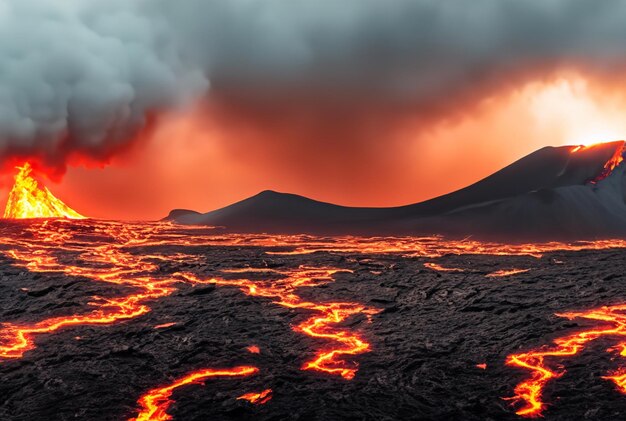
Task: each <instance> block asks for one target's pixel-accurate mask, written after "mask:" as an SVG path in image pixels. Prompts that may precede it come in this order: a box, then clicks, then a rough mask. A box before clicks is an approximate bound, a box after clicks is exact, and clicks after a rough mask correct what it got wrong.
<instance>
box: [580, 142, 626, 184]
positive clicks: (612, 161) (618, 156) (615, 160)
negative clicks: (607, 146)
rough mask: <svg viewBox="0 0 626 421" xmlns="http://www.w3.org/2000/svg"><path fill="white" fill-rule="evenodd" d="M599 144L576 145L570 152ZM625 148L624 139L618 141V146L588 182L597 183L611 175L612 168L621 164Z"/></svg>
mask: <svg viewBox="0 0 626 421" xmlns="http://www.w3.org/2000/svg"><path fill="white" fill-rule="evenodd" d="M599 145H601V143H599V144H594V145H588V146H584V145H580V146H576V147H575V148H574V149H572V150H571V153H576V152H578V151H582V150H585V149H590V148H593V147H596V146H599ZM625 148H626V141H620V142H619V144H618V146H617V147H616V148H615V152H614V153H613V155H611V157H610V158H609V159H608V160H607V161H606V163H605V164H604V167H603V168H602V171H601V172H600V173H599V174H598V175H597V176H596V177H594V178H593V179H591V180H590V181H589V182H590V183H592V184H597V183H598V182H599V181H602V180H604V179H605V178H607V177H608V176H609V175H611V173H612V172H613V170H614V169H615V168H617V166H618V165H619V164H621V163H622V161H624V157H623V155H624V149H625Z"/></svg>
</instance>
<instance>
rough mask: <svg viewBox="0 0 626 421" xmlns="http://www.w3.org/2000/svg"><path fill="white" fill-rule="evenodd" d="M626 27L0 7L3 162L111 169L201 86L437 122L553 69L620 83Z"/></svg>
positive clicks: (231, 9)
mask: <svg viewBox="0 0 626 421" xmlns="http://www.w3.org/2000/svg"><path fill="white" fill-rule="evenodd" d="M625 21H626V2H623V1H620V0H603V1H587V0H473V1H467V0H415V1H410V0H391V1H384V0H341V1H333V0H175V1H173V0H152V1H148V0H106V1H103V0H60V1H46V0H0V153H1V154H2V156H3V157H5V159H6V158H7V157H10V156H13V155H28V156H37V157H40V158H41V159H42V160H44V161H46V162H47V163H48V164H49V165H63V163H64V162H65V159H66V158H67V157H68V156H70V155H72V154H74V153H80V154H83V155H87V156H90V157H93V158H96V159H102V158H106V157H108V156H109V155H111V154H113V153H115V152H117V151H118V150H120V149H123V148H124V147H125V146H127V145H128V144H129V143H130V142H132V141H133V139H135V138H136V135H137V133H138V132H139V131H140V130H141V129H142V128H144V127H145V124H146V122H147V121H148V118H149V116H151V115H155V114H158V113H161V112H163V111H164V110H168V109H171V108H174V107H178V106H182V105H185V104H188V103H190V102H191V101H193V100H195V99H198V98H201V97H203V96H205V94H206V92H207V90H208V87H209V82H210V85H211V92H210V93H209V97H210V96H211V95H215V97H216V98H220V100H223V101H225V102H229V101H231V102H232V101H235V102H237V103H238V104H239V105H241V103H244V104H258V103H261V104H264V106H267V104H280V103H282V102H284V103H286V104H289V107H292V106H293V104H294V103H295V104H298V103H302V104H308V106H310V107H311V109H310V110H311V112H312V113H316V112H320V113H324V110H328V109H329V107H328V105H329V104H333V108H332V109H333V110H336V108H335V107H340V108H343V109H351V108H354V109H358V110H361V109H362V108H363V107H365V108H367V107H371V108H373V109H377V108H385V109H391V112H390V114H395V110H396V108H400V109H402V110H404V111H405V112H406V111H407V110H409V111H408V112H410V113H414V114H415V115H420V114H423V115H425V116H426V115H428V116H430V115H432V114H436V115H442V114H443V115H445V114H446V113H449V112H451V110H453V109H455V108H458V107H459V104H471V103H473V102H476V101H477V100H479V99H482V98H484V97H485V96H488V95H490V94H491V93H492V92H493V91H494V90H496V89H502V88H503V87H507V86H515V85H516V84H517V83H519V82H520V81H523V80H525V79H528V78H531V77H541V76H545V75H549V74H550V73H551V72H553V71H554V70H557V69H559V68H561V67H563V66H568V67H573V68H579V69H582V70H584V71H587V72H601V73H602V74H603V75H604V76H616V77H621V76H620V75H621V73H622V72H623V70H625V69H624V68H625V67H626V66H625V61H626V60H625V59H626V43H625V42H624V40H625V39H626V25H624V22H625ZM252 109H253V110H254V107H253V108H252ZM246 110H248V111H249V108H246ZM349 131H350V130H349V128H348V129H345V130H343V135H345V134H346V132H349Z"/></svg>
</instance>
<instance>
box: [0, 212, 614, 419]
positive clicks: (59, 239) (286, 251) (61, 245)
mask: <svg viewBox="0 0 626 421" xmlns="http://www.w3.org/2000/svg"><path fill="white" fill-rule="evenodd" d="M16 232H18V233H19V235H16ZM0 244H1V246H0V251H1V252H2V253H4V255H5V256H6V257H7V258H8V259H9V260H10V262H11V263H12V265H13V266H16V267H21V268H23V269H25V270H27V271H29V272H36V273H41V274H50V275H54V274H61V275H67V276H71V277H76V278H80V279H87V280H90V281H93V282H98V283H102V284H108V285H111V291H112V293H115V294H117V295H112V296H106V297H105V296H92V297H90V299H89V302H88V304H87V305H86V306H85V307H84V308H82V309H80V311H74V312H71V313H69V314H54V315H51V316H49V317H42V318H40V319H39V320H36V321H28V322H22V321H19V320H2V323H3V324H2V325H1V327H0V364H1V363H2V361H1V360H5V361H8V360H18V359H20V358H22V357H23V356H24V355H25V353H27V352H29V351H31V350H33V349H35V348H36V347H37V346H38V338H39V337H40V336H42V335H52V334H54V333H56V332H59V331H62V330H66V329H71V328H72V327H77V326H88V325H91V326H101V328H102V329H105V328H106V326H107V325H112V324H117V323H124V322H125V321H128V320H131V319H137V318H140V317H142V316H144V315H146V314H147V313H149V312H151V310H152V306H153V305H154V303H155V302H156V301H157V300H160V299H163V298H165V297H172V296H173V294H174V293H175V292H176V291H178V290H179V289H180V288H181V286H182V285H186V286H190V287H193V288H196V287H198V288H202V287H203V286H207V285H214V286H216V287H218V288H232V289H234V290H236V291H239V292H240V293H241V295H242V296H247V297H253V298H255V299H259V300H262V301H264V302H266V303H267V304H268V305H273V306H279V307H284V308H287V309H291V310H293V311H295V312H296V313H297V318H296V319H295V320H296V321H295V322H294V323H293V325H292V329H293V330H294V331H295V332H297V333H298V334H301V335H303V336H306V337H309V338H311V339H312V340H313V341H314V342H313V343H315V344H320V345H319V348H316V349H314V350H313V352H312V356H309V357H305V358H303V359H302V360H301V361H303V362H302V363H301V366H300V367H299V368H300V369H301V370H303V371H304V372H305V373H311V374H313V373H317V375H319V376H326V377H328V378H329V379H337V380H338V381H350V380H352V379H354V378H355V376H357V375H358V370H359V365H358V361H357V360H358V359H359V355H362V354H364V353H368V352H376V340H377V339H378V338H374V337H368V336H369V335H368V332H367V326H368V324H365V325H364V326H365V327H364V328H363V329H358V328H354V327H353V326H355V325H357V324H352V325H351V324H350V322H351V320H359V319H361V320H364V321H366V322H368V323H376V317H377V314H379V312H380V311H381V309H380V308H378V307H377V306H375V305H369V304H367V305H366V304H363V303H360V302H357V301H353V300H351V298H352V297H346V299H345V300H318V299H311V298H305V297H310V296H311V295H310V294H304V293H303V291H304V290H306V289H311V290H313V289H317V288H321V287H324V286H326V285H328V284H330V283H332V282H334V281H335V280H336V279H338V278H339V277H342V278H344V277H352V276H353V273H352V270H351V269H348V268H345V267H341V266H342V264H339V263H337V264H336V265H334V264H333V265H330V266H329V265H319V266H314V265H298V266H295V267H288V266H285V267H280V268H273V267H221V268H219V269H218V270H215V271H214V273H211V274H209V275H206V274H205V273H203V272H202V271H201V270H199V271H198V272H195V271H193V270H191V269H189V270H185V271H176V270H162V265H163V264H166V263H167V264H172V263H180V264H183V263H184V264H185V265H187V266H184V267H186V268H188V267H197V268H202V266H203V264H204V262H205V260H203V259H205V256H204V255H202V254H198V253H197V250H198V247H205V248H206V247H208V248H211V247H239V248H241V247H263V250H264V251H263V253H264V254H266V255H267V256H271V255H283V256H290V255H295V254H300V255H308V254H313V253H317V252H322V253H335V254H337V255H340V256H341V255H343V254H347V253H364V254H365V253H369V254H377V255H400V256H405V257H407V258H428V259H435V258H438V257H441V256H444V255H465V254H476V255H481V254H491V255H499V256H500V255H514V256H532V257H530V258H531V259H532V258H534V257H539V256H541V255H542V254H543V253H547V252H551V251H554V250H574V251H575V250H586V249H592V250H593V249H607V248H615V247H625V246H626V243H624V242H621V241H604V242H587V243H577V244H559V243H547V244H526V245H523V244H522V245H502V244H495V243H494V244H491V243H479V242H474V241H467V240H463V241H444V240H443V239H441V238H438V237H427V238H410V237H403V238H357V237H338V238H326V237H310V236H269V235H244V234H223V233H220V232H219V231H218V230H214V229H212V228H207V227H179V226H175V225H171V224H162V223H143V224H142V223H133V224H131V223H121V222H109V221H97V220H90V219H77V220H70V219H35V220H28V221H5V222H3V223H2V224H1V225H0ZM155 250H158V252H157V251H155ZM194 250H195V252H194ZM341 261H343V260H337V262H341ZM346 266H347V265H346ZM426 266H427V267H429V268H430V269H434V270H440V271H441V270H443V271H445V270H447V269H446V268H445V267H444V266H441V265H439V264H427V265H426ZM452 271H453V272H461V269H459V270H457V269H453V270H452ZM517 273H520V272H519V271H517V272H515V273H512V272H507V275H512V276H514V275H515V274H517ZM457 276H462V275H457ZM490 282H491V281H490ZM624 309H626V307H624V306H622V307H605V308H601V309H597V310H592V311H589V312H581V313H567V314H563V316H564V317H567V318H586V319H592V320H597V321H600V322H602V323H604V324H605V325H603V326H601V327H598V328H594V329H592V330H589V331H582V332H579V333H576V334H573V335H571V336H567V337H565V338H562V339H557V340H556V341H555V344H556V346H555V347H553V348H545V349H543V348H542V349H540V350H536V351H528V352H526V353H520V354H514V355H511V356H510V357H509V359H508V361H507V363H508V364H510V365H515V366H519V367H522V368H524V369H526V370H530V371H531V377H530V378H529V379H528V380H527V381H524V382H523V383H521V384H520V385H518V386H517V388H515V393H516V400H517V401H518V402H522V403H523V404H524V405H525V406H524V407H523V408H522V409H520V410H519V411H518V413H519V414H520V415H532V414H538V413H539V412H540V411H541V410H542V409H543V405H544V404H543V402H542V401H541V398H542V390H543V387H544V386H545V384H546V383H547V382H548V381H550V380H551V379H552V378H555V377H558V376H559V372H557V371H554V370H553V369H551V368H550V367H549V365H548V363H549V360H550V359H552V358H557V357H569V356H572V355H574V354H576V353H577V352H578V351H579V350H580V349H582V347H584V345H585V344H586V343H587V342H589V341H592V340H594V339H597V338H599V337H601V336H612V337H620V336H626V330H625V327H626V319H624ZM64 311H67V310H64ZM163 322H166V321H163ZM168 326H171V323H163V324H161V325H158V326H155V328H164V327H168ZM316 346H318V345H316ZM616 349H618V351H619V352H621V354H622V356H626V342H621V341H618V343H617V344H616ZM248 351H249V352H250V354H249V357H250V358H256V356H258V355H260V354H262V353H263V351H262V350H261V349H260V348H259V347H257V346H256V345H251V346H249V347H248ZM236 358H237V356H236V355H233V359H236ZM485 367H486V366H485ZM262 371H263V370H262V368H260V366H257V365H254V364H251V365H248V364H246V365H241V364H232V365H230V366H213V365H211V361H206V366H200V367H195V368H193V369H192V370H190V371H188V372H187V373H186V374H184V375H182V376H180V377H177V378H174V379H173V380H171V379H170V380H169V381H168V380H164V381H163V382H162V384H161V385H158V384H157V385H154V387H153V388H152V389H149V390H147V391H145V392H144V393H143V394H138V396H136V397H135V398H133V399H136V402H137V403H136V406H135V410H134V412H133V413H132V414H129V417H131V418H130V419H136V420H167V419H171V415H170V414H168V408H170V406H171V404H172V402H173V399H172V395H173V393H174V391H175V390H177V389H181V390H180V391H179V392H183V391H184V390H183V389H184V388H185V387H187V386H189V385H193V384H202V383H204V382H207V381H210V380H211V379H213V378H216V379H218V378H221V379H231V380H232V381H238V382H242V384H245V382H246V381H247V380H246V379H247V378H249V377H258V375H259V374H261V373H262ZM307 375H308V374H307ZM607 378H610V379H611V380H612V381H614V382H615V383H616V384H617V386H618V387H620V388H621V389H622V390H624V392H626V372H624V370H620V369H616V371H615V372H613V373H607ZM251 389H252V390H249V392H248V393H245V394H243V395H240V396H232V399H239V400H243V401H246V402H249V403H250V404H265V403H268V402H269V404H271V400H270V399H271V398H272V395H273V392H275V391H273V390H271V389H270V388H265V389H263V390H258V389H256V388H251ZM177 393H178V392H177ZM494 399H498V397H494Z"/></svg>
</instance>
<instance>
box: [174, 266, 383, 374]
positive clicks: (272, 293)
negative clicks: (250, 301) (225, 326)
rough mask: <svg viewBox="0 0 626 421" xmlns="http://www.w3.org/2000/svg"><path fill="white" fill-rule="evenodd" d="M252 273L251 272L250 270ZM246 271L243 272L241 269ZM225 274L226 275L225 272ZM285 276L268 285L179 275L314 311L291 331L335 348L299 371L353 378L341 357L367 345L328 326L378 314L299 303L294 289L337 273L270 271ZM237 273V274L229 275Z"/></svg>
mask: <svg viewBox="0 0 626 421" xmlns="http://www.w3.org/2000/svg"><path fill="white" fill-rule="evenodd" d="M251 270H252V271H254V270H255V269H251ZM244 271H246V269H244ZM225 272H228V271H225ZM274 272H276V273H277V274H279V275H283V276H285V278H283V279H276V280H270V281H251V280H249V279H245V278H244V279H221V278H209V279H200V278H198V277H196V276H195V275H192V274H180V276H181V277H183V278H184V279H185V280H187V281H188V282H190V283H193V284H215V285H222V286H234V287H238V288H239V289H240V290H241V291H242V292H243V293H245V294H247V295H252V296H259V297H266V298H272V299H274V303H275V304H278V305H281V306H283V307H288V308H299V309H306V310H312V311H315V312H316V313H317V314H315V315H313V316H311V317H309V318H308V319H306V320H304V321H303V322H302V323H300V324H298V325H297V326H295V327H294V330H295V331H296V332H301V333H304V334H306V335H308V336H311V337H314V338H321V339H327V340H330V341H333V342H336V343H338V344H339V345H340V346H339V347H333V348H330V349H324V350H321V351H318V352H317V354H316V356H315V358H314V359H313V360H311V361H307V362H305V363H304V365H303V366H302V369H303V370H317V371H322V372H326V373H329V374H337V375H340V376H341V377H343V378H344V379H348V380H351V379H353V378H354V376H355V374H356V371H357V365H356V363H353V364H352V365H349V364H346V362H345V361H343V359H342V357H344V356H347V355H357V354H362V353H364V352H367V351H368V350H369V348H370V344H369V343H367V342H366V341H365V340H364V339H363V338H361V337H360V336H359V335H357V334H356V333H354V332H352V331H350V330H347V329H333V328H332V325H336V324H339V323H341V322H343V321H344V320H346V319H348V318H349V317H351V316H354V315H359V314H361V315H365V316H366V318H367V320H368V321H371V319H370V318H371V316H372V315H373V314H376V313H378V312H379V310H377V309H373V308H368V307H365V306H363V305H361V304H358V303H347V302H330V303H315V302H310V301H306V300H303V299H302V298H300V297H299V296H298V295H296V294H295V291H296V289H298V288H302V287H315V286H318V285H321V284H323V283H326V282H329V281H332V280H333V278H332V275H334V274H335V273H337V272H349V271H341V270H339V269H331V268H322V269H318V268H307V267H301V268H299V269H296V270H292V271H274ZM231 273H240V271H231Z"/></svg>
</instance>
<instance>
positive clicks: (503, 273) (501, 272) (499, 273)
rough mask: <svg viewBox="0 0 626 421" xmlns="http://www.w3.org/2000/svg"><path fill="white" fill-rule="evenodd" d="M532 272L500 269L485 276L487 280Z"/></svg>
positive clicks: (528, 270)
mask: <svg viewBox="0 0 626 421" xmlns="http://www.w3.org/2000/svg"><path fill="white" fill-rule="evenodd" d="M526 272H530V269H500V270H496V271H495V272H491V273H488V274H487V275H485V276H486V277H487V278H502V277H504V276H513V275H519V274H520V273H526Z"/></svg>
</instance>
